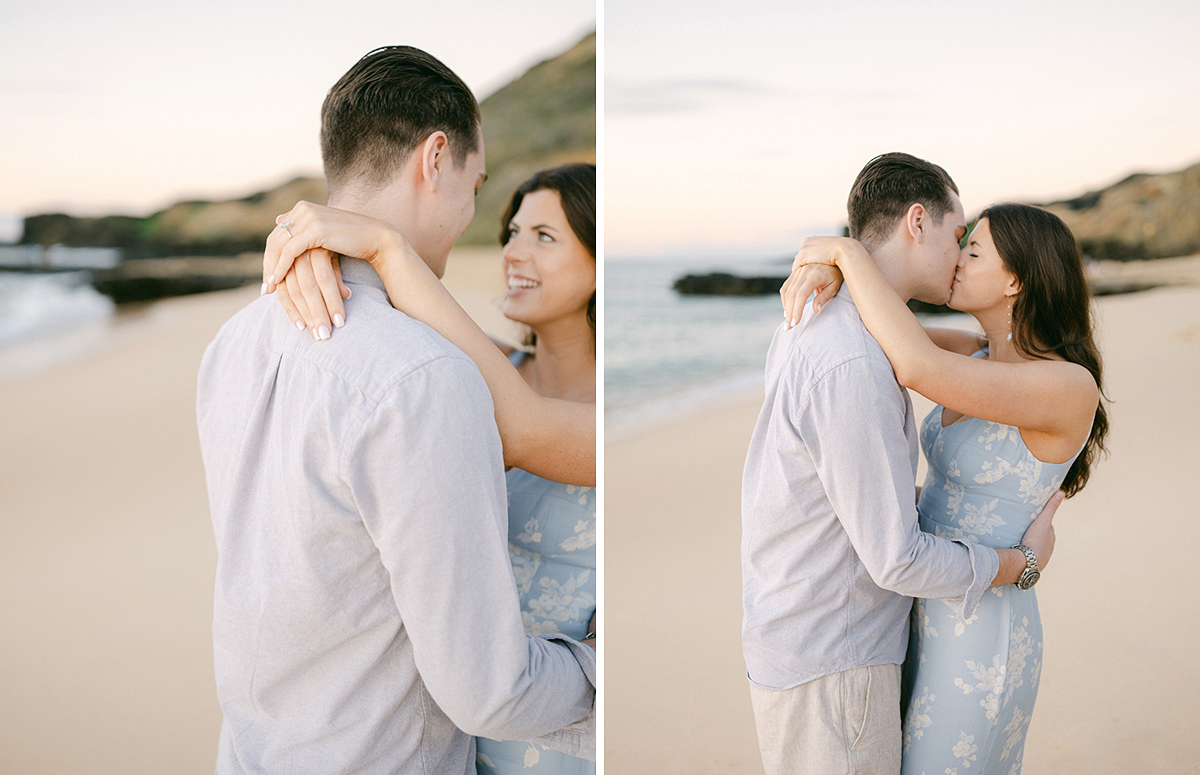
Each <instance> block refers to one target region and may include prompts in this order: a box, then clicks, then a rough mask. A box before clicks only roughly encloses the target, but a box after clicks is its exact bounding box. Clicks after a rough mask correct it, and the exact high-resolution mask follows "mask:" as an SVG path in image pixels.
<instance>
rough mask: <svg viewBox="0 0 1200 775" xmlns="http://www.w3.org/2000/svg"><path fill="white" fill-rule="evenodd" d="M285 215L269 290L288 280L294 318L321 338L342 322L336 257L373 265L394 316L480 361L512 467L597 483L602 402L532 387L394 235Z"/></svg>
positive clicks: (335, 213) (305, 213) (300, 211)
mask: <svg viewBox="0 0 1200 775" xmlns="http://www.w3.org/2000/svg"><path fill="white" fill-rule="evenodd" d="M281 217H284V218H286V220H288V221H290V222H291V223H290V226H289V229H290V232H291V236H284V232H283V231H282V230H280V229H276V230H275V231H274V232H272V234H271V236H270V237H269V238H268V240H267V251H266V255H265V256H264V261H263V264H264V271H263V274H264V275H265V276H266V282H264V291H265V292H271V291H274V290H276V285H277V283H276V282H275V281H276V279H278V278H286V284H285V285H282V286H278V287H281V288H284V289H286V290H287V291H288V293H285V294H281V301H282V302H284V308H285V309H286V310H287V311H288V315H289V316H290V317H291V318H292V320H293V321H298V322H303V323H305V324H306V325H308V327H309V328H310V329H312V330H313V331H317V330H319V327H320V326H321V325H325V326H328V324H329V323H328V321H330V320H334V319H336V318H335V316H336V315H339V314H341V315H343V316H344V314H345V313H344V308H343V307H342V302H341V298H342V293H341V292H340V287H339V283H340V278H339V277H338V276H337V274H336V273H335V272H334V271H333V270H332V269H331V263H332V261H331V255H330V252H333V253H341V254H343V255H349V256H354V257H356V258H362V259H365V260H367V261H369V262H370V263H371V265H372V266H373V267H374V269H375V271H376V272H377V273H378V274H379V276H380V277H381V278H382V279H383V283H384V286H385V287H386V288H387V292H388V296H389V297H390V298H391V300H392V303H393V304H394V305H395V306H396V308H397V309H399V310H401V311H402V312H404V313H405V314H407V315H409V316H410V317H413V318H416V319H417V320H420V321H422V322H423V323H425V324H427V325H428V326H430V327H431V328H433V329H434V330H435V331H437V332H438V333H440V334H441V335H442V336H444V337H446V338H447V339H449V340H450V341H451V342H453V343H454V344H455V345H456V346H457V347H458V348H459V349H461V350H462V351H463V352H464V353H466V354H467V356H468V357H469V358H471V360H472V361H474V362H475V365H476V366H477V367H478V368H479V371H480V373H481V374H482V375H483V378H484V381H485V382H487V386H488V390H489V391H490V392H491V394H492V402H493V404H494V405H495V415H496V425H497V427H498V428H499V430H500V438H501V440H502V441H503V443H504V464H505V465H506V466H514V467H517V468H521V469H524V470H526V471H529V472H530V473H533V474H536V475H538V476H542V477H544V478H546V479H551V480H553V481H556V482H564V483H567V484H578V485H585V486H594V485H595V483H596V405H595V403H582V402H578V401H564V400H559V399H554V398H547V397H545V396H541V395H539V394H538V393H536V392H535V391H534V390H533V389H532V388H531V387H529V385H528V384H527V383H526V382H525V380H524V379H523V378H522V377H521V375H520V374H519V373H518V372H517V370H516V369H515V368H513V366H512V364H511V363H509V361H508V359H507V358H506V357H505V356H504V354H503V353H502V352H501V351H500V350H499V349H498V348H497V346H496V344H495V343H494V342H492V340H491V339H489V338H488V336H487V334H485V333H484V332H483V330H482V329H481V328H479V326H478V325H476V324H475V321H473V320H472V319H471V317H470V315H468V314H467V313H466V311H464V310H463V308H462V307H461V306H459V304H458V302H457V301H456V300H455V299H454V297H453V296H452V295H451V294H450V292H449V291H448V290H446V287H445V286H444V285H442V283H441V281H440V280H438V278H437V277H436V276H435V275H434V274H433V272H432V271H431V270H430V269H429V266H428V265H427V264H426V263H425V262H424V261H423V260H422V259H421V258H420V256H418V255H417V254H416V252H415V251H413V249H412V247H411V246H410V245H409V244H408V242H407V240H405V239H404V237H403V235H401V234H400V233H399V232H398V231H396V229H395V228H393V227H392V226H391V225H390V224H388V223H385V222H383V221H379V220H376V219H374V218H368V217H366V216H363V215H359V214H357V213H351V212H348V211H345V210H336V209H334V208H329V207H322V206H320V205H313V204H310V203H307V202H302V203H300V204H299V205H297V206H296V207H295V208H293V209H292V210H291V211H290V212H289V213H287V215H286V216H281ZM314 248H323V250H314ZM293 267H295V269H294V270H293ZM293 286H294V287H293ZM284 296H286V297H287V300H285V299H284V298H283V297H284ZM327 330H328V329H327Z"/></svg>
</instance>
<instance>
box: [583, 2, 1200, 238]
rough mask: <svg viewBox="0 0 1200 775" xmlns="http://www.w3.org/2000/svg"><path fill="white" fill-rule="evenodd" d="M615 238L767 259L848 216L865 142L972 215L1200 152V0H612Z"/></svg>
mask: <svg viewBox="0 0 1200 775" xmlns="http://www.w3.org/2000/svg"><path fill="white" fill-rule="evenodd" d="M604 24H605V78H606V82H605V165H606V169H605V201H604V206H605V247H606V256H607V257H609V258H612V257H620V256H622V255H672V254H677V255H683V254H690V255H700V254H712V255H726V256H733V255H748V256H752V255H762V254H764V253H771V252H780V251H783V252H787V251H788V248H789V247H790V248H791V249H793V250H794V247H795V243H796V242H797V241H798V240H799V238H800V236H802V235H803V234H805V233H812V232H813V231H815V230H819V229H822V228H828V227H830V226H837V225H840V224H842V223H844V222H845V201H846V195H847V193H848V192H849V189H850V186H851V184H852V183H853V181H854V177H855V175H856V174H857V173H858V171H859V169H860V168H861V167H862V166H863V164H865V163H866V162H867V160H869V159H870V158H871V157H873V156H875V155H877V154H880V153H885V152H888V151H894V150H902V151H908V152H910V153H914V154H916V155H918V156H922V157H924V158H927V159H929V160H931V161H934V162H936V163H938V164H941V165H942V166H944V167H945V168H946V169H947V171H948V172H949V173H950V174H951V176H952V177H953V178H954V179H955V181H956V182H957V183H958V186H959V188H960V190H961V191H962V194H963V204H964V206H965V208H966V210H967V213H968V215H970V214H971V213H973V212H978V211H979V210H980V209H982V208H983V207H984V206H986V205H987V204H989V203H992V202H995V201H999V200H1005V199H1024V200H1032V201H1049V200H1054V199H1060V198H1064V197H1069V196H1074V195H1076V194H1079V193H1082V192H1083V191H1085V190H1087V189H1089V188H1093V187H1099V186H1104V185H1108V184H1110V183H1113V182H1115V181H1117V180H1118V179H1120V178H1122V177H1125V176H1126V175H1128V174H1129V173H1131V172H1135V171H1150V172H1166V171H1173V170H1176V169H1180V168H1182V167H1184V166H1187V165H1189V164H1193V163H1195V162H1198V161H1200V43H1198V41H1200V5H1198V4H1196V3H1195V2H1194V0H1144V1H1143V2H1139V3H1126V2H1122V3H1119V4H1118V3H1113V2H1111V0H1109V1H1106V2H1090V3H1084V2H1064V1H1063V0H1017V1H1015V2H1014V1H1012V0H1005V2H998V1H990V2H984V1H979V0H975V1H964V0H957V1H955V0H886V2H885V1H884V0H877V1H875V2H871V1H869V0H867V1H863V0H806V1H805V2H792V1H779V2H770V1H766V0H746V1H744V2H739V3H737V4H733V3H723V2H722V3H717V2H710V1H709V0H704V1H703V2H698V1H696V0H689V1H687V2H684V1H683V0H607V1H606V2H605V10H604Z"/></svg>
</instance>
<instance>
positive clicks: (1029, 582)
mask: <svg viewBox="0 0 1200 775" xmlns="http://www.w3.org/2000/svg"><path fill="white" fill-rule="evenodd" d="M1012 548H1013V549H1020V550H1021V551H1023V552H1025V570H1023V571H1021V578H1019V579H1017V589H1030V588H1031V587H1033V585H1034V584H1036V583H1037V582H1038V579H1040V578H1041V577H1042V572H1041V571H1039V570H1038V564H1037V555H1035V554H1034V553H1033V550H1032V549H1030V548H1029V547H1028V546H1026V545H1025V544H1017V545H1016V546H1014V547H1012Z"/></svg>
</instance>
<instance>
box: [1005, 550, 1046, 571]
mask: <svg viewBox="0 0 1200 775" xmlns="http://www.w3.org/2000/svg"><path fill="white" fill-rule="evenodd" d="M1010 548H1012V549H1020V550H1021V551H1022V552H1024V553H1025V567H1026V569H1029V570H1035V571H1038V572H1039V573H1040V572H1041V569H1040V568H1039V567H1038V563H1037V555H1036V554H1034V553H1033V550H1032V549H1030V548H1029V547H1028V546H1026V545H1025V544H1017V545H1016V546H1013V547H1010Z"/></svg>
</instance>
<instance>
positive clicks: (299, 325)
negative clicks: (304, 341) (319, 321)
mask: <svg viewBox="0 0 1200 775" xmlns="http://www.w3.org/2000/svg"><path fill="white" fill-rule="evenodd" d="M296 330H297V331H303V330H304V321H303V320H297V321H296Z"/></svg>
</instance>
